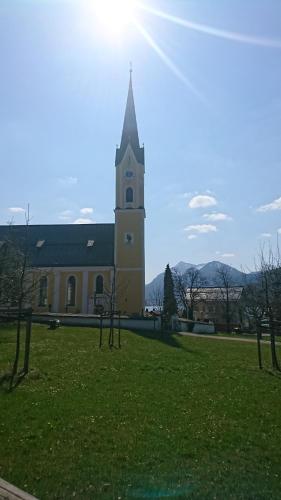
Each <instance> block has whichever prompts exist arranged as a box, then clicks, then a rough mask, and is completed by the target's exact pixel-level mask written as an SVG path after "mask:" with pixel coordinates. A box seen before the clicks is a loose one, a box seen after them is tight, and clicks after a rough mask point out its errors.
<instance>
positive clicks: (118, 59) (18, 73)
mask: <svg viewBox="0 0 281 500" xmlns="http://www.w3.org/2000/svg"><path fill="white" fill-rule="evenodd" d="M116 2H117V0H116ZM89 5H90V0H88V1H87V2H86V1H82V0H77V1H75V0H69V1H67V0H63V1H59V0H21V1H19V0H13V1H11V0H1V1H0V61H1V78H0V96H1V97H0V103H1V106H0V165H1V196H0V224H5V223H6V222H7V221H9V220H11V218H13V220H14V223H23V222H24V215H23V213H22V211H21V210H20V209H25V208H26V207H27V204H28V203H29V204H30V207H31V214H32V223H34V224H44V223H73V222H74V221H79V220H80V219H82V220H83V219H91V220H93V221H95V222H97V223H99V222H113V221H114V213H113V209H114V203H115V199H114V197H115V191H114V189H115V167H114V157H115V147H116V144H118V143H119V142H120V138H121V129H122V123H123V116H124V110H125V102H126V97H127V90H128V78H129V73H128V68H129V61H133V86H134V95H135V104H136V112H137V119H138V126H139V135H140V140H141V142H144V144H145V154H146V178H145V196H146V213H147V219H146V280H147V281H150V280H151V279H152V278H153V277H154V276H155V275H156V274H157V273H159V272H161V271H163V269H164V267H165V265H166V264H167V262H169V263H170V264H171V265H175V264H176V263H177V262H178V261H180V260H184V261H186V262H192V263H195V264H199V263H202V262H207V261H210V260H221V261H223V262H227V263H229V264H231V265H234V266H236V267H238V268H240V267H241V266H243V267H245V268H248V267H249V268H253V267H254V259H255V257H256V255H257V253H258V250H259V247H260V245H262V244H263V243H264V242H268V241H272V242H273V243H275V241H276V235H277V232H278V230H280V233H281V141H280V133H281V64H280V62H281V2H279V1H277V0H274V1H273V0H247V1H245V0H244V1H240V0H220V1H219V0H201V1H198V0H197V1H195V0H194V1H180V0H178V1H176V0H173V1H172V0H166V1H162V2H160V1H156V0H155V1H154V2H153V1H150V2H149V6H150V7H154V8H155V9H158V10H161V11H165V12H168V13H169V14H171V15H173V16H176V17H181V18H183V19H186V20H189V21H192V22H194V23H198V24H201V25H202V24H203V25H208V26H211V27H215V28H217V29H221V30H225V31H230V32H235V33H241V34H243V35H248V36H250V37H252V42H253V43H242V42H239V41H238V40H237V39H236V40H230V39H227V38H223V37H215V36H212V35H210V34H206V33H203V32H199V31H196V30H191V29H188V28H185V27H183V26H179V25H176V24H174V23H172V22H169V21H168V20H166V19H162V18H160V17H157V16H155V15H153V14H151V13H148V12H146V11H144V10H143V9H141V10H140V11H139V12H138V13H137V19H138V22H139V23H141V25H142V26H143V28H144V29H145V31H146V33H149V35H150V36H151V37H152V38H153V39H154V41H155V42H156V43H157V45H158V47H160V49H161V51H162V53H165V56H166V57H167V58H168V64H170V63H171V62H172V64H173V65H174V66H173V68H172V69H171V67H168V65H167V59H166V62H164V61H163V59H161V57H159V53H156V51H155V49H153V48H152V47H151V46H150V45H149V43H148V42H147V40H146V39H145V38H144V36H143V35H142V34H141V33H140V32H139V31H138V30H137V28H136V27H135V26H134V25H129V26H128V27H127V28H126V30H124V32H123V33H122V36H121V37H120V38H119V37H113V36H110V35H109V34H108V33H105V32H104V29H102V26H101V24H100V23H99V21H98V20H97V19H96V17H95V15H94V14H93V10H92V9H91V8H90V7H89ZM237 37H239V35H237ZM237 37H236V38H237ZM269 39H270V40H269ZM249 41H251V40H249ZM257 42H258V43H257ZM263 44H264V45H263ZM170 65H171V64H170ZM187 80H188V82H190V83H191V85H192V88H193V90H192V88H191V86H190V85H189V84H188V82H187ZM85 209H86V210H85ZM87 209H88V210H87ZM80 222H82V221H81V220H80Z"/></svg>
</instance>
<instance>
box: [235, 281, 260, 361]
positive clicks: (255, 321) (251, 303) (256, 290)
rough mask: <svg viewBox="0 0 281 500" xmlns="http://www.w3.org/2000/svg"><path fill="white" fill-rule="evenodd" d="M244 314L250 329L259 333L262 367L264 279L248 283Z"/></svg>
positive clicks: (242, 299)
mask: <svg viewBox="0 0 281 500" xmlns="http://www.w3.org/2000/svg"><path fill="white" fill-rule="evenodd" d="M240 308H241V312H242V316H243V317H244V318H246V319H247V322H248V325H249V328H250V330H254V331H255V332H256V334H257V348H258V363H259V368H260V369H262V349H261V321H262V318H263V317H264V314H265V311H266V306H265V301H264V294H263V288H262V280H261V279H259V280H258V281H257V283H250V284H246V286H245V288H244V290H243V294H242V298H241V304H240Z"/></svg>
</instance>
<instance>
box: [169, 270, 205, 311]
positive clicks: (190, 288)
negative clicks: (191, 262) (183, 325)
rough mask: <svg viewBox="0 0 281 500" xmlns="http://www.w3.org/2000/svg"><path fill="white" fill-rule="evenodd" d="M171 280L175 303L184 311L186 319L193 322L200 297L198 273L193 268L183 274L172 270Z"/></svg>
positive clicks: (200, 282)
mask: <svg viewBox="0 0 281 500" xmlns="http://www.w3.org/2000/svg"><path fill="white" fill-rule="evenodd" d="M173 278H174V282H175V289H176V296H177V301H178V303H179V305H180V306H181V307H182V309H183V310H184V311H185V315H186V317H187V318H188V319H190V320H192V321H193V320H194V308H195V304H196V302H197V301H198V299H199V297H200V289H201V288H202V286H203V281H202V279H201V276H200V272H199V270H198V269H196V268H195V267H192V268H190V269H188V270H187V271H186V272H185V273H184V274H180V273H179V272H178V271H177V270H174V273H173Z"/></svg>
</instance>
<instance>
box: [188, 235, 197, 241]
mask: <svg viewBox="0 0 281 500" xmlns="http://www.w3.org/2000/svg"><path fill="white" fill-rule="evenodd" d="M195 238H197V235H196V234H189V235H188V239H189V240H195Z"/></svg>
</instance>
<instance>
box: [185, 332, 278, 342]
mask: <svg viewBox="0 0 281 500" xmlns="http://www.w3.org/2000/svg"><path fill="white" fill-rule="evenodd" d="M179 335H183V336H185V337H200V338H204V339H212V340H234V342H248V343H250V344H256V342H257V340H256V338H253V339H249V338H246V339H243V338H242V337H237V338H236V337H223V336H220V335H206V334H205V333H189V332H179ZM261 342H262V343H263V344H269V341H268V340H262V341H261ZM276 345H281V343H280V342H276Z"/></svg>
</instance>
